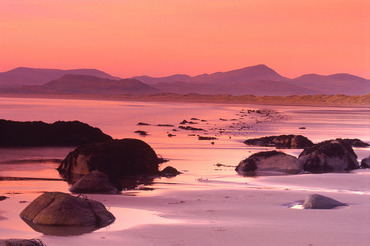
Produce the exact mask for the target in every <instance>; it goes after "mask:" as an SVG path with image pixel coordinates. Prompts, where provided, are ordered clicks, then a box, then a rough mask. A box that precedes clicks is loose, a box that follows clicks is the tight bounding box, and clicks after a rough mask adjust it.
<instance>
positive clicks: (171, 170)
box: [161, 166, 181, 177]
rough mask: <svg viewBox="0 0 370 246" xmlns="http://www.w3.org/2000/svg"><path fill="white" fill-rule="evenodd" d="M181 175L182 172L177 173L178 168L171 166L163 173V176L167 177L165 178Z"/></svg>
mask: <svg viewBox="0 0 370 246" xmlns="http://www.w3.org/2000/svg"><path fill="white" fill-rule="evenodd" d="M179 174H181V172H179V171H177V169H176V168H174V167H171V166H168V167H166V168H165V169H163V170H162V171H161V176H165V177H174V176H176V175H179Z"/></svg>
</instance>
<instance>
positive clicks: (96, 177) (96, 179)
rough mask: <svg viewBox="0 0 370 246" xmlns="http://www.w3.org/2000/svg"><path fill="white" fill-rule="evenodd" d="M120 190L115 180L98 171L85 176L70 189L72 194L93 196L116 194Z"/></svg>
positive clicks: (120, 187)
mask: <svg viewBox="0 0 370 246" xmlns="http://www.w3.org/2000/svg"><path fill="white" fill-rule="evenodd" d="M121 190H122V186H121V185H120V184H119V183H118V181H116V180H112V179H111V178H109V176H108V175H107V174H105V173H103V172H100V171H98V170H95V171H92V172H91V173H89V174H86V175H85V176H83V177H82V178H81V179H79V180H77V182H76V183H74V184H73V185H72V186H71V187H70V188H69V191H70V192H72V193H76V194H79V193H94V194H117V193H118V192H119V191H121Z"/></svg>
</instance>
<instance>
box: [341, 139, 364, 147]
mask: <svg viewBox="0 0 370 246" xmlns="http://www.w3.org/2000/svg"><path fill="white" fill-rule="evenodd" d="M342 141H343V142H345V143H346V144H348V145H350V146H352V147H360V148H361V147H369V146H370V144H368V143H365V142H364V141H362V140H360V139H357V138H344V139H342Z"/></svg>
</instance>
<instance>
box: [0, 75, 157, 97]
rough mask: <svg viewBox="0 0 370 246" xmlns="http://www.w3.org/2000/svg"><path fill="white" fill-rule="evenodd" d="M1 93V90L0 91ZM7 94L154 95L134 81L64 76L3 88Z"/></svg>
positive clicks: (150, 90) (146, 86)
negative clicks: (34, 83) (36, 83)
mask: <svg viewBox="0 0 370 246" xmlns="http://www.w3.org/2000/svg"><path fill="white" fill-rule="evenodd" d="M0 91H1V90H0ZM3 91H6V92H8V93H23V94H32V93H34V94H82V95H84V94H132V95H138V94H156V93H160V92H161V91H160V90H159V89H156V88H154V87H152V86H150V85H147V84H144V83H143V82H141V81H139V80H136V79H114V80H113V79H107V78H99V77H96V76H90V75H76V74H66V75H63V76H62V77H61V78H59V79H56V80H52V81H50V82H48V83H46V84H44V85H25V86H19V87H16V88H4V89H3Z"/></svg>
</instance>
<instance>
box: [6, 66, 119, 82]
mask: <svg viewBox="0 0 370 246" xmlns="http://www.w3.org/2000/svg"><path fill="white" fill-rule="evenodd" d="M66 74H78V75H90V76H95V77H99V78H107V79H120V78H118V77H114V76H112V75H109V74H107V73H105V72H102V71H100V70H97V69H71V70H62V69H45V68H27V67H19V68H15V69H13V70H10V71H7V72H2V73H0V86H3V87H4V86H8V87H9V86H11V87H14V86H18V85H43V84H45V83H47V82H50V81H52V80H55V79H59V78H60V77H62V76H63V75H66Z"/></svg>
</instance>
